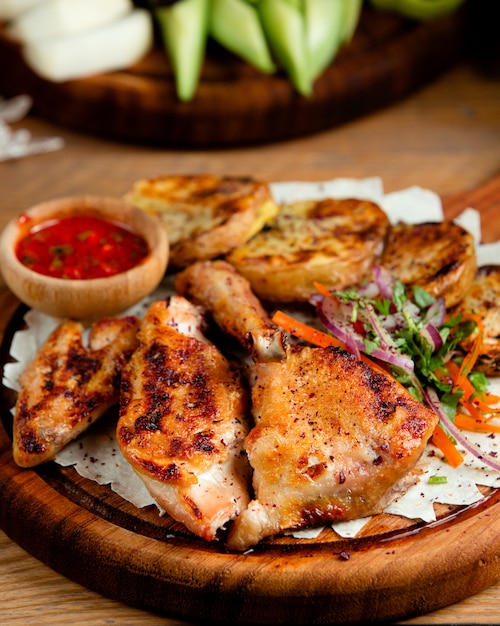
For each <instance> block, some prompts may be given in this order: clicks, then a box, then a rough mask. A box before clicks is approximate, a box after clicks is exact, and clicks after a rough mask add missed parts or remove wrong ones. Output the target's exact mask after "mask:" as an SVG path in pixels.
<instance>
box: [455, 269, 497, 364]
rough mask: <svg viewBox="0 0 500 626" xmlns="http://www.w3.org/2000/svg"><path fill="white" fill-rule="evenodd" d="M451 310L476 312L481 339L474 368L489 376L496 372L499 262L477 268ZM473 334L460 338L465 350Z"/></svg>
mask: <svg viewBox="0 0 500 626" xmlns="http://www.w3.org/2000/svg"><path fill="white" fill-rule="evenodd" d="M453 313H475V314H476V315H479V317H480V318H481V319H482V320H483V325H484V333H483V343H482V346H481V351H480V354H479V357H478V360H477V363H476V366H475V369H477V370H479V371H480V372H484V373H485V374H487V375H488V376H499V375H500V265H488V266H485V267H481V268H480V269H479V270H478V271H477V273H476V276H475V278H474V281H473V283H472V286H471V288H470V289H469V291H468V292H467V295H466V296H465V298H464V299H463V300H462V302H461V303H460V304H459V305H458V307H456V309H454V311H453ZM473 337H474V336H472V337H470V338H468V340H467V341H465V342H463V347H464V348H465V349H466V350H468V349H469V348H470V344H471V341H472V338H473Z"/></svg>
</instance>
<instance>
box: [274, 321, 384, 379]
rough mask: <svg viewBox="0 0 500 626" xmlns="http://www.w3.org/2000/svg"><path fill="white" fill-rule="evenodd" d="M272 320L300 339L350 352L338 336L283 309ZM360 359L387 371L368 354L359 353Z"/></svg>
mask: <svg viewBox="0 0 500 626" xmlns="http://www.w3.org/2000/svg"><path fill="white" fill-rule="evenodd" d="M272 321H273V322H274V323H275V324H276V325H277V326H281V328H283V330H286V331H287V332H288V333H290V334H291V335H294V336H295V337H299V338H300V339H304V340H305V341H308V342H309V343H312V344H313V345H315V346H318V347H320V348H328V347H329V346H333V347H335V348H342V349H343V350H346V351H347V352H349V349H348V348H347V347H346V345H345V344H344V343H342V341H340V340H339V339H337V338H336V337H333V336H332V335H328V334H327V333H324V332H322V331H321V330H316V328H313V327H312V326H309V325H308V324H304V323H303V322H299V321H298V320H296V319H295V318H293V317H291V316H290V315H287V314H286V313H283V311H276V313H275V314H274V316H273V318H272ZM359 359H360V360H361V361H363V362H364V363H367V364H368V365H370V367H372V368H373V369H375V370H378V371H381V372H384V373H387V372H386V370H384V368H383V367H382V366H380V365H379V364H378V363H374V362H373V361H372V360H371V359H370V358H368V357H367V356H366V355H364V354H362V353H361V354H360V355H359Z"/></svg>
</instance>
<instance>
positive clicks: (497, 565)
mask: <svg viewBox="0 0 500 626" xmlns="http://www.w3.org/2000/svg"><path fill="white" fill-rule="evenodd" d="M469 206H472V207H475V208H477V209H478V210H479V211H480V212H481V215H482V224H483V232H484V233H485V234H486V237H485V241H494V240H497V239H500V220H499V219H498V217H499V215H500V174H499V175H498V176H496V177H495V178H494V179H493V180H491V181H490V182H489V183H488V184H486V185H484V186H482V187H481V188H480V189H477V190H474V191H471V192H464V193H461V194H458V195H456V196H454V197H452V198H447V199H445V200H444V207H445V213H446V215H447V216H448V217H454V216H455V215H457V214H458V213H460V212H461V211H462V210H463V209H465V208H467V207H469ZM499 261H500V259H499ZM0 305H1V307H0V311H1V313H0V338H1V339H2V344H1V349H0V359H1V363H2V367H3V364H4V363H5V362H6V361H7V359H8V351H9V346H10V341H11V338H12V335H13V333H14V332H15V331H16V330H17V329H18V328H20V327H21V325H22V315H23V313H24V309H23V307H20V306H19V303H18V302H17V301H16V299H15V298H14V296H12V295H11V294H10V293H9V292H5V293H4V295H3V296H2V298H1V303H0ZM14 400H15V398H14V394H13V393H12V392H10V391H8V390H6V389H2V391H1V395H0V402H1V404H0V406H1V421H0V527H1V528H2V530H4V531H5V532H6V534H7V535H8V536H9V537H11V538H12V540H13V541H15V542H16V543H18V544H19V545H20V546H21V547H23V548H24V549H25V550H27V551H28V552H29V553H31V554H32V555H34V556H35V557H36V558H38V559H39V560H41V561H42V562H43V563H45V564H47V565H49V566H50V567H52V568H53V569H54V570H56V571H57V572H60V573H61V574H63V575H65V576H67V577H68V578H70V579H73V580H75V581H77V582H79V583H80V584H82V585H84V586H86V587H88V588H90V589H93V590H95V591H98V592H100V593H101V594H103V595H105V596H108V597H110V598H113V599H117V600H120V601H123V602H125V603H128V604H130V605H133V606H137V607H140V608H144V609H149V610H154V611H159V612H165V613H167V614H168V615H169V616H171V617H180V618H183V619H191V620H203V621H205V622H206V621H210V620H214V621H220V622H226V623H231V624H245V623H254V624H259V623H261V624H262V623H268V624H301V623H308V624H320V623H331V624H341V623H356V622H361V621H362V622H363V623H366V622H368V621H370V620H373V621H375V620H391V619H400V618H408V617H412V616H415V615H421V614H424V613H427V612H430V611H432V610H435V609H437V608H441V607H443V606H447V605H449V604H453V603H455V602H458V601H460V600H462V599H464V598H466V597H468V596H471V595H473V594H475V593H477V592H478V591H480V590H482V589H484V588H486V587H487V586H489V585H491V584H494V583H495V582H496V581H497V580H498V579H500V490H489V491H485V498H484V499H483V500H482V501H481V502H480V503H478V504H476V505H473V506H469V507H464V508H460V507H448V506H441V507H440V508H439V510H438V521H437V522H435V523H432V524H425V523H420V522H415V521H410V520H403V519H399V518H398V517H396V516H388V515H380V516H376V517H374V518H373V519H372V521H371V523H370V524H369V525H368V527H367V528H366V529H364V530H363V532H362V533H361V535H360V536H359V537H358V538H356V539H352V540H347V539H340V538H339V537H338V536H337V535H335V534H334V533H333V532H332V531H331V530H330V529H325V530H324V531H323V533H322V534H321V535H320V536H319V537H318V538H317V539H294V538H292V537H279V538H276V539H272V540H268V541H264V542H262V543H261V544H260V545H259V546H257V547H256V548H255V549H254V550H252V551H250V552H249V553H247V554H232V553H227V552H225V551H224V549H223V548H222V547H221V546H220V545H218V544H217V543H211V544H209V543H205V542H203V541H201V540H199V539H197V538H195V537H193V536H192V535H190V534H189V533H188V532H187V531H185V530H183V528H182V527H181V526H180V525H179V524H176V523H174V522H173V521H172V520H171V519H170V518H169V517H168V516H164V517H159V515H158V514H157V512H156V509H154V508H153V507H151V508H147V509H141V510H139V509H137V508H135V507H134V506H133V505H131V504H129V503H127V502H125V501H124V500H122V499H121V498H120V497H119V496H118V495H116V494H115V493H113V492H112V491H111V490H110V489H108V488H107V487H106V486H99V485H98V484H96V483H94V482H92V481H89V480H86V479H84V478H81V477H80V476H79V475H77V474H76V472H75V471H74V470H73V469H72V468H61V467H59V466H56V465H55V464H47V465H46V466H44V467H41V468H39V469H37V470H22V469H20V468H18V467H17V466H16V465H15V463H14V462H13V459H12V453H11V436H10V435H11V423H12V418H11V414H10V411H9V409H10V407H11V406H12V405H13V402H14Z"/></svg>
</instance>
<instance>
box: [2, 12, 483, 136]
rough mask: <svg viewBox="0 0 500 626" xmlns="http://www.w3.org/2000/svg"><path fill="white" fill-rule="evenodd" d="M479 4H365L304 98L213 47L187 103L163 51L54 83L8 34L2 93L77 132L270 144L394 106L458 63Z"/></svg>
mask: <svg viewBox="0 0 500 626" xmlns="http://www.w3.org/2000/svg"><path fill="white" fill-rule="evenodd" d="M473 5H474V3H469V5H467V6H466V7H465V9H462V10H460V11H459V12H457V13H454V14H453V15H451V16H449V17H446V18H443V19H439V20H435V21H430V22H425V23H422V22H415V21H412V20H405V19H403V18H401V17H399V16H397V15H396V14H393V13H383V12H380V11H374V10H373V9H370V7H369V6H368V5H366V6H365V8H364V10H363V13H362V19H361V22H360V25H359V28H358V29H357V31H356V33H355V36H354V38H353V40H352V41H351V42H350V43H349V45H348V46H346V47H344V48H343V49H342V50H341V51H340V52H339V54H338V56H337V57H336V59H335V61H334V62H333V63H332V64H331V65H330V66H329V67H328V68H327V69H326V71H325V72H324V73H323V74H322V75H321V77H320V78H319V79H318V80H317V81H316V84H315V88H314V89H315V91H314V97H313V98H305V97H302V96H300V95H299V94H298V93H297V92H296V91H295V90H294V88H293V86H292V85H291V83H290V81H289V80H288V79H287V77H286V76H285V75H284V73H283V72H278V73H276V74H273V75H271V76H266V75H264V74H262V73H260V72H258V71H257V70H255V69H252V68H251V67H250V66H249V65H248V64H245V63H243V62H242V61H240V60H239V59H238V58H237V57H235V56H234V55H231V54H230V53H228V52H227V51H226V50H224V49H222V48H220V47H217V46H216V45H215V44H214V42H210V43H211V44H212V45H209V46H208V50H207V54H206V57H205V63H204V65H203V69H202V75H201V79H200V84H199V86H198V90H197V92H196V96H195V98H194V99H193V101H191V102H180V101H179V100H178V99H177V97H176V94H175V85H174V79H173V75H172V71H171V68H170V67H169V65H168V62H167V59H166V56H165V53H164V52H163V50H162V49H161V48H160V47H159V46H157V48H156V49H155V50H154V51H153V52H152V53H150V54H149V55H148V56H147V57H146V58H144V59H143V60H142V61H141V62H139V63H138V64H137V65H136V66H134V67H133V68H130V69H127V70H123V71H120V72H113V73H109V74H106V75H98V76H92V77H89V78H85V79H82V80H72V81H66V82H63V83H53V82H51V81H48V80H44V79H42V78H41V77H39V76H37V75H36V74H35V73H34V72H32V71H31V70H30V68H29V67H28V66H27V65H26V64H25V63H24V62H23V59H22V54H21V49H20V47H19V46H18V45H16V44H15V43H14V42H12V41H10V40H9V39H8V38H7V37H6V36H3V37H2V35H1V31H0V58H2V59H3V61H2V63H3V69H2V72H1V73H0V91H3V93H4V94H5V95H15V94H16V93H18V90H19V89H22V90H24V91H25V92H27V93H30V94H32V95H33V97H34V100H35V105H36V107H37V110H38V112H39V113H40V114H41V115H42V116H43V117H45V118H47V119H49V120H52V121H55V122H58V123H60V124H64V125H66V126H68V127H70V128H75V129H78V130H84V131H89V132H94V133H98V134H100V135H105V136H109V137H115V138H120V139H125V140H134V141H142V142H149V143H152V144H160V145H167V146H178V147H198V148H200V147H204V148H207V147H216V146H229V145H237V144H239V145H241V144H249V143H256V142H269V141H276V140H281V139H286V138H290V137H298V136H301V135H304V134H307V133H312V132H318V131H320V130H324V129H326V128H331V127H332V126H335V125H338V124H341V123H344V122H346V121H348V120H352V119H355V118H356V117H359V116H361V115H365V114H367V113H370V112H372V111H374V110H376V109H378V108H380V107H382V106H387V105H388V104H390V103H392V102H395V101H396V100H398V99H400V98H402V97H404V96H406V95H408V94H409V93H411V92H412V91H414V90H416V89H418V88H419V87H420V86H422V85H423V84H425V83H426V82H428V81H430V80H432V79H434V78H435V77H436V76H438V75H439V74H440V73H441V72H443V71H444V70H446V69H448V68H449V67H451V65H452V64H453V63H454V62H456V61H457V59H458V58H459V57H460V55H461V54H463V52H464V49H465V48H466V46H467V43H468V39H469V35H470V33H471V30H472V27H473V24H474V22H475V13H474V12H473V11H472V8H473Z"/></svg>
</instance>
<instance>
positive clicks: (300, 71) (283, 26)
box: [257, 0, 312, 96]
mask: <svg viewBox="0 0 500 626" xmlns="http://www.w3.org/2000/svg"><path fill="white" fill-rule="evenodd" d="M257 8H258V11H259V15H260V18H261V20H262V26H263V28H264V32H265V34H266V37H267V40H268V41H269V45H270V47H271V50H272V52H273V54H274V56H275V57H276V59H277V60H278V61H279V63H280V64H281V65H282V66H283V68H284V69H285V71H286V72H287V74H288V76H289V77H290V79H291V81H292V83H293V85H294V87H295V88H296V89H297V91H298V92H299V93H301V94H302V95H304V96H310V95H312V80H311V73H310V72H309V66H308V53H307V43H306V30H305V23H304V14H303V12H302V10H301V8H300V3H299V2H297V1H296V0H261V1H260V2H259V4H258V5H257Z"/></svg>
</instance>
